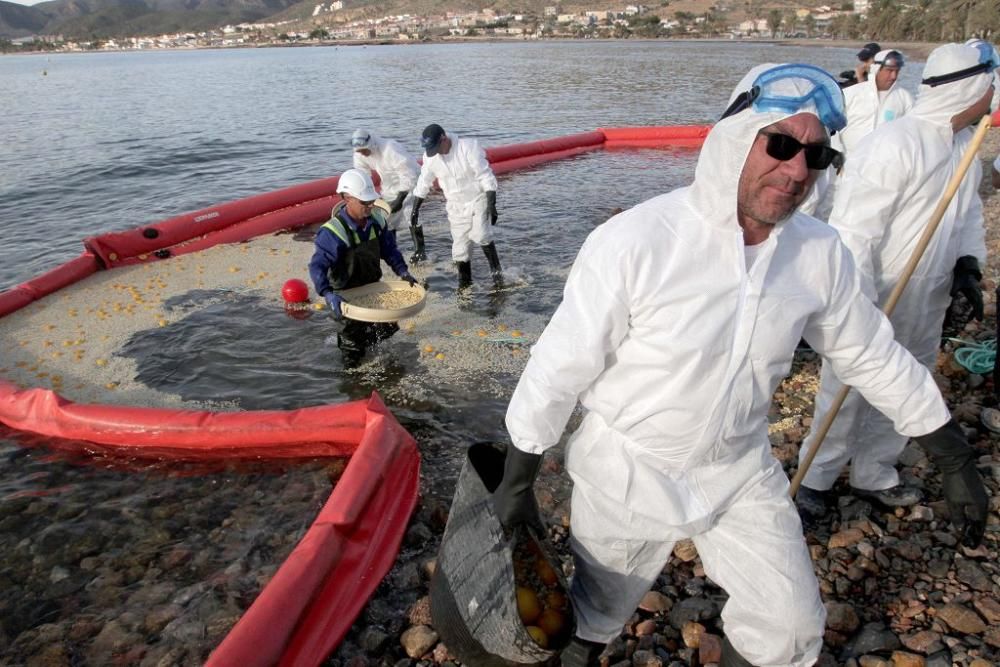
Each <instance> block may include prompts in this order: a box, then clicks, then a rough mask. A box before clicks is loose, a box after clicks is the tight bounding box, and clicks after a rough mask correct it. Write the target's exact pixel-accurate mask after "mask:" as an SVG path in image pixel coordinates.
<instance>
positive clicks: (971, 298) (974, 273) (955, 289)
mask: <svg viewBox="0 0 1000 667" xmlns="http://www.w3.org/2000/svg"><path fill="white" fill-rule="evenodd" d="M982 279H983V272H982V271H980V270H979V260H978V259H976V258H975V257H973V256H972V255H965V256H963V257H959V258H958V261H957V262H955V269H954V271H953V272H952V281H951V295H952V296H956V295H958V294H961V295H962V296H964V297H965V298H966V300H968V302H969V305H971V306H972V316H973V317H974V318H976V319H977V320H979V321H980V322H982V321H983V288H982V287H980V285H979V281H980V280H982Z"/></svg>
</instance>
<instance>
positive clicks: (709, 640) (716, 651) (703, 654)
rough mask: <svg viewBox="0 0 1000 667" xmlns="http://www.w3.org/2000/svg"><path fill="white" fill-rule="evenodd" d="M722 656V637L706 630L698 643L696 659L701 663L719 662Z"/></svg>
mask: <svg viewBox="0 0 1000 667" xmlns="http://www.w3.org/2000/svg"><path fill="white" fill-rule="evenodd" d="M721 658H722V638H721V637H719V636H718V635H713V634H712V633H710V632H706V633H705V634H703V635H702V636H701V642H699V644H698V660H699V662H700V663H701V664H703V665H704V664H707V663H710V662H719V660H720V659H721Z"/></svg>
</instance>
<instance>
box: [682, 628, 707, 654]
mask: <svg viewBox="0 0 1000 667" xmlns="http://www.w3.org/2000/svg"><path fill="white" fill-rule="evenodd" d="M703 634H705V626H704V625H702V624H701V623H695V622H693V621H689V622H688V623H685V624H684V627H683V628H681V638H682V639H683V641H684V645H685V646H687V647H688V648H698V644H699V643H700V642H701V636H702V635H703Z"/></svg>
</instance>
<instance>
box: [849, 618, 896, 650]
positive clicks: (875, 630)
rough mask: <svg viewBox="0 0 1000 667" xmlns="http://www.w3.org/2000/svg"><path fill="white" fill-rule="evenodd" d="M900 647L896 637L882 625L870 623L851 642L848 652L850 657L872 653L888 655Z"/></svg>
mask: <svg viewBox="0 0 1000 667" xmlns="http://www.w3.org/2000/svg"><path fill="white" fill-rule="evenodd" d="M900 646H901V644H900V643H899V639H898V638H897V637H896V635H895V634H894V633H892V632H891V631H889V630H886V629H885V626H883V625H882V624H881V623H868V624H867V625H865V626H864V628H862V630H861V632H860V633H858V635H857V636H856V637H854V638H853V639H852V640H851V642H850V643H849V644H848V646H847V648H846V650H847V652H848V655H850V656H862V655H867V654H871V653H883V652H885V653H888V652H889V651H894V650H896V649H897V648H900Z"/></svg>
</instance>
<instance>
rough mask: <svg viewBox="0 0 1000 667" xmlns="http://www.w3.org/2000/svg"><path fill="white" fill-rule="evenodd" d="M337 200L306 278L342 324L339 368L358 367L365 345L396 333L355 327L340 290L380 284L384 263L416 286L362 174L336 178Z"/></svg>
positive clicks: (375, 326) (380, 326) (390, 325)
mask: <svg viewBox="0 0 1000 667" xmlns="http://www.w3.org/2000/svg"><path fill="white" fill-rule="evenodd" d="M337 194H339V195H340V197H341V201H340V202H338V203H337V205H336V206H334V207H333V211H332V213H331V215H330V219H329V220H328V221H327V222H326V224H324V225H323V226H322V227H320V229H319V231H318V232H316V239H315V243H316V250H315V252H314V253H313V256H312V260H310V261H309V275H310V276H311V277H312V281H313V286H315V288H316V293H317V294H320V295H322V296H323V298H324V299H326V303H327V305H328V306H329V307H330V313H331V314H332V315H333V318H334V319H335V320H337V322H339V323H341V324H342V328H341V330H340V331H339V332H338V333H337V347H338V348H340V352H341V355H342V356H343V358H344V364H345V365H347V366H352V365H355V364H357V363H358V362H359V361H360V360H361V358H362V357H363V356H364V355H365V352H366V351H367V349H368V346H369V345H374V344H375V343H377V342H379V341H381V340H385V339H386V338H389V337H390V336H392V335H393V334H394V333H396V332H397V331H399V325H398V324H396V323H395V322H379V323H370V322H358V321H356V320H351V319H345V318H344V314H343V312H342V311H341V308H340V307H341V303H342V301H343V299H342V298H341V297H340V295H339V294H338V291H339V290H342V289H348V288H350V287H359V286H361V285H367V284H368V283H374V282H378V281H379V280H381V279H382V265H381V261H380V260H383V259H384V260H385V262H386V264H388V265H389V266H390V267H391V268H392V270H393V271H394V272H395V273H396V275H397V276H399V277H400V278H401V279H403V280H405V281H406V282H408V283H410V285H414V284H416V282H417V280H416V278H414V277H413V276H411V275H410V271H409V269H407V267H406V262H405V261H403V256H402V255H401V254H400V252H399V248H397V247H396V239H395V238H394V237H393V235H392V234H391V233H389V227H388V225H387V223H386V219H385V213H384V212H383V211H382V210H381V209H379V208H374V204H375V200H376V199H377V198H378V193H377V192H375V186H374V185H373V184H372V179H371V176H369V175H368V173H367V172H364V171H359V170H357V169H348V170H347V171H345V172H344V173H343V174H341V175H340V181H339V182H338V183H337Z"/></svg>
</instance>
